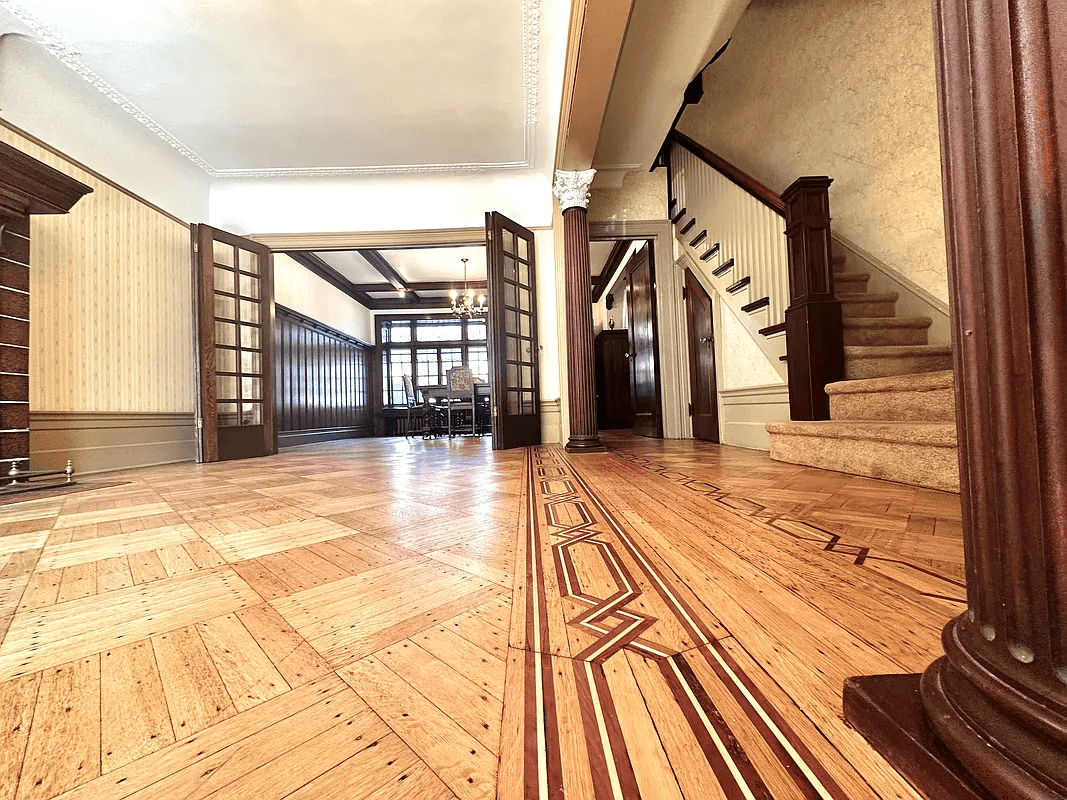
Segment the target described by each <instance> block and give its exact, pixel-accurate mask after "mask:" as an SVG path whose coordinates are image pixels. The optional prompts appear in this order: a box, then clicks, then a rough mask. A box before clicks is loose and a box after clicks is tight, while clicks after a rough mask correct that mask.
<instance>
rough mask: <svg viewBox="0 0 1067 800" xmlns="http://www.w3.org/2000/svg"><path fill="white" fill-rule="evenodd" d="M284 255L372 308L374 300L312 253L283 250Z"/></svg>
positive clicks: (363, 304) (366, 306) (358, 301)
mask: <svg viewBox="0 0 1067 800" xmlns="http://www.w3.org/2000/svg"><path fill="white" fill-rule="evenodd" d="M285 255H287V256H289V257H290V258H291V259H293V261H295V262H297V263H298V264H300V265H301V266H303V267H304V268H305V269H307V270H309V271H311V272H312V273H313V274H315V275H317V276H319V277H320V278H322V279H323V280H324V281H326V282H327V283H328V284H330V286H333V287H334V288H335V289H340V290H341V291H342V292H344V293H345V294H346V295H348V296H349V297H351V298H352V299H353V300H355V301H356V302H357V303H359V304H360V305H362V306H364V307H365V308H373V305H372V303H373V302H374V301H373V300H372V299H371V298H370V297H368V296H367V293H366V292H360V291H357V290H356V289H354V288H353V286H352V283H351V281H349V280H348V278H346V277H345V276H344V275H342V274H341V273H340V272H338V271H337V270H335V269H334V268H333V267H331V266H330V265H329V264H327V263H326V262H325V261H323V260H322V259H321V258H319V257H318V256H317V255H315V254H314V253H309V252H306V251H303V250H287V251H285Z"/></svg>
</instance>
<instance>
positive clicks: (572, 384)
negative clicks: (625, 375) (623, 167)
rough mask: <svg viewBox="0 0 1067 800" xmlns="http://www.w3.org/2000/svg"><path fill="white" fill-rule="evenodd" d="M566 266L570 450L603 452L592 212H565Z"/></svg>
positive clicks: (580, 209) (576, 209) (564, 247)
mask: <svg viewBox="0 0 1067 800" xmlns="http://www.w3.org/2000/svg"><path fill="white" fill-rule="evenodd" d="M563 263H564V277H565V279H566V286H567V406H568V409H569V411H570V428H571V435H570V438H569V439H568V440H567V450H568V451H589V450H600V449H603V445H602V444H601V441H600V432H599V431H598V430H597V423H596V374H595V372H594V369H593V293H592V285H591V281H590V276H589V212H588V211H586V209H584V208H580V207H572V208H568V209H567V210H566V211H564V212H563Z"/></svg>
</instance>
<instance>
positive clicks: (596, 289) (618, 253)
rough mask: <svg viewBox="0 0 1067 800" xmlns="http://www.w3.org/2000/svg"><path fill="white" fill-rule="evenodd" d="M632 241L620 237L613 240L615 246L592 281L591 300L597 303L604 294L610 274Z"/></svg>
mask: <svg viewBox="0 0 1067 800" xmlns="http://www.w3.org/2000/svg"><path fill="white" fill-rule="evenodd" d="M631 244H632V242H631V241H630V240H629V239H620V240H619V241H617V242H615V246H614V247H613V248H611V253H610V254H609V255H608V260H607V261H606V262H605V263H604V269H602V270H601V271H600V274H599V275H597V276H596V280H595V281H594V282H593V302H594V303H599V302H600V298H601V297H603V296H604V292H606V291H607V290H608V284H609V282H610V281H611V277H612V275H614V274H615V270H617V269H618V268H619V264H621V263H622V260H623V259H624V258H625V257H626V252H627V251H628V250H629V249H630V245H631Z"/></svg>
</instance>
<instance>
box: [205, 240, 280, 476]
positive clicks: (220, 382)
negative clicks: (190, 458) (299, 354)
mask: <svg viewBox="0 0 1067 800" xmlns="http://www.w3.org/2000/svg"><path fill="white" fill-rule="evenodd" d="M192 235H193V261H194V264H195V266H196V275H197V318H198V331H199V335H198V338H199V342H198V343H199V347H198V350H199V358H200V376H199V378H200V379H199V384H200V387H199V388H200V408H199V419H198V426H199V434H200V436H199V444H200V460H201V461H225V460H228V459H234V458H252V457H254V456H264V455H268V454H270V453H276V452H278V444H277V438H276V431H275V425H274V403H273V397H274V389H273V379H274V368H273V343H274V336H273V328H274V273H273V265H272V262H271V254H270V249H269V248H267V247H266V246H264V245H261V244H259V243H258V242H253V241H252V240H250V239H243V238H241V237H240V236H234V235H233V234H232V233H226V232H225V231H220V230H217V229H216V228H212V227H210V226H208V225H193V226H192Z"/></svg>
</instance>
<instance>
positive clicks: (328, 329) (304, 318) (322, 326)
mask: <svg viewBox="0 0 1067 800" xmlns="http://www.w3.org/2000/svg"><path fill="white" fill-rule="evenodd" d="M274 308H275V309H276V311H277V313H279V314H285V315H287V316H290V317H293V318H294V319H297V320H300V321H301V322H303V323H304V324H305V325H310V326H312V327H315V328H318V329H319V330H321V331H323V332H324V333H328V334H329V335H330V336H335V337H337V338H338V339H344V340H345V341H347V342H351V343H352V344H354V345H358V346H359V347H366V348H368V349H371V350H373V349H374V345H372V344H371V343H370V342H365V341H363V340H362V339H360V338H359V337H358V336H353V335H352V334H350V333H345V332H344V331H339V330H337V328H334V327H333V326H331V325H327V324H326V323H325V322H322V321H321V320H317V319H315V318H314V317H309V316H308V315H307V314H301V313H300V312H299V311H294V310H293V309H291V308H289V307H288V306H283V305H282V304H281V303H275V304H274Z"/></svg>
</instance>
